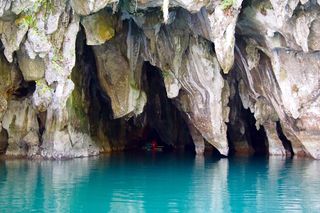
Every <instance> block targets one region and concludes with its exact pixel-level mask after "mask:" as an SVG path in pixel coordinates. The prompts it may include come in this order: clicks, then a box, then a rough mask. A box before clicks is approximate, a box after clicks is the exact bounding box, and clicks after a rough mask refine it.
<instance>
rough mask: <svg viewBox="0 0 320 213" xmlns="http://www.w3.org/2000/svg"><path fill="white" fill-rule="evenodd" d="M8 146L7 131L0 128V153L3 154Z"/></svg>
mask: <svg viewBox="0 0 320 213" xmlns="http://www.w3.org/2000/svg"><path fill="white" fill-rule="evenodd" d="M7 148H8V132H7V131H6V130H5V129H4V128H2V130H1V131H0V155H1V154H5V153H6V150H7Z"/></svg>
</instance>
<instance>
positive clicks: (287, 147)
mask: <svg viewBox="0 0 320 213" xmlns="http://www.w3.org/2000/svg"><path fill="white" fill-rule="evenodd" d="M276 128H277V133H278V137H279V139H280V140H281V142H282V145H283V147H284V149H285V150H286V153H287V155H288V156H293V154H294V153H293V149H292V144H291V142H290V141H289V140H288V138H287V137H286V136H285V135H284V133H283V130H282V127H281V123H280V121H277V123H276Z"/></svg>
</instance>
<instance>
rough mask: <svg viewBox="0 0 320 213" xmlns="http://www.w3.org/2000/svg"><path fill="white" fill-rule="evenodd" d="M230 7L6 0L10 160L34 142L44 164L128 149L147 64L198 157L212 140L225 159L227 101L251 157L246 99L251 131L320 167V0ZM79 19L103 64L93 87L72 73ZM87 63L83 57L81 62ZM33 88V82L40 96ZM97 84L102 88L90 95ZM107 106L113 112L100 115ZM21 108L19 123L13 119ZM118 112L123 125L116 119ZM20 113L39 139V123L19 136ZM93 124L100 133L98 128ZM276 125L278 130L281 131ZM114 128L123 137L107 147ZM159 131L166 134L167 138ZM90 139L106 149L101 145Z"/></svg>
mask: <svg viewBox="0 0 320 213" xmlns="http://www.w3.org/2000/svg"><path fill="white" fill-rule="evenodd" d="M231 2H232V4H228V5H227V3H226V2H221V1H193V0H187V1H177V0H172V1H169V0H164V1H158V0H157V1H156V0H152V1H140V0H138V1H123V2H118V1H114V0H90V1H84V0H79V1H76V0H71V1H65V0H55V1H50V2H48V1H34V0H32V1H31V0H26V1H22V0H15V1H12V0H5V1H1V2H0V17H1V19H0V34H1V48H4V50H3V52H4V55H5V57H6V58H7V60H8V61H9V62H10V63H12V64H11V65H9V64H8V62H7V61H5V59H4V57H3V56H2V55H1V56H0V76H1V79H0V121H2V116H3V115H4V114H5V116H4V122H3V125H2V126H3V127H4V128H5V130H6V131H7V132H8V141H9V147H8V151H7V153H8V154H14V155H29V156H32V155H35V154H38V153H39V151H38V147H39V136H41V137H42V138H41V139H42V141H43V144H42V150H41V154H42V155H43V156H46V157H53V158H61V157H78V156H88V155H93V154H97V153H98V152H99V151H100V150H101V147H102V149H105V150H109V149H115V147H118V148H120V149H122V148H123V147H125V146H126V145H125V143H126V142H125V137H126V134H127V133H126V131H127V130H128V129H130V128H131V127H132V126H130V125H127V123H126V122H127V121H126V120H125V119H124V118H123V117H125V118H126V119H128V118H130V117H132V116H133V115H135V116H136V115H138V114H141V113H142V112H143V108H144V106H145V104H146V102H147V97H146V95H145V93H144V91H143V89H142V88H143V84H142V82H141V81H142V76H143V73H142V67H143V63H144V62H146V61H147V62H150V64H152V65H154V66H156V67H158V68H159V69H160V70H161V73H162V76H163V79H164V85H165V88H166V92H167V97H168V98H170V99H173V102H174V103H175V104H176V106H177V107H178V109H179V110H180V111H181V112H182V113H183V117H184V118H185V119H186V120H187V122H188V123H189V124H190V125H189V126H190V127H189V128H190V132H191V134H192V136H193V138H194V141H195V143H196V145H197V146H196V151H197V152H199V153H201V152H202V151H203V141H204V139H205V140H207V141H208V142H209V143H211V144H212V145H214V146H215V147H216V148H217V149H218V150H219V151H220V152H221V153H222V154H224V155H227V154H228V142H227V137H226V131H227V126H226V123H227V122H228V121H229V116H228V115H229V106H228V99H229V96H230V93H231V98H232V100H231V102H230V104H234V106H231V108H232V110H231V111H232V113H231V115H230V121H231V123H230V125H229V126H230V128H231V129H232V128H233V127H232V125H239V130H235V129H233V130H231V132H232V134H233V135H234V136H237V137H239V138H237V139H238V140H237V142H235V143H234V144H233V145H234V149H238V150H241V149H246V150H247V151H248V152H250V146H251V145H252V144H250V143H252V141H250V140H248V136H247V133H248V125H247V124H246V122H248V121H246V119H242V118H238V116H239V117H242V116H244V115H245V114H244V113H243V112H244V111H243V109H242V108H240V109H239V107H241V106H240V100H241V102H242V104H243V107H244V108H245V109H247V110H248V111H249V110H250V111H251V112H252V113H253V116H254V118H255V120H256V128H257V129H259V128H260V127H261V126H263V127H264V128H263V129H265V131H266V137H267V138H268V145H269V153H270V154H277V155H278V154H281V155H284V154H286V153H287V152H288V150H287V148H286V149H285V148H284V146H283V144H282V141H280V135H279V134H280V133H283V134H284V135H285V136H286V137H287V139H289V141H290V144H291V146H292V150H293V152H294V154H296V155H303V154H307V155H311V156H312V157H314V158H320V148H319V147H320V142H319V135H320V126H319V124H318V123H319V120H320V100H319V89H320V88H319V85H320V83H319V79H320V76H319V69H320V67H319V60H320V59H319V53H318V51H319V50H320V45H319V42H318V41H319V36H320V31H319V29H318V28H319V23H320V22H319V17H320V13H319V1H307V0H300V1H299V0H285V1H280V0H271V1H267V0H264V1H258V0H253V1H246V2H244V3H243V2H242V0H236V1H231ZM241 5H243V6H244V7H245V8H241V7H242V6H241ZM111 10H112V13H111ZM238 16H239V17H238ZM80 20H81V23H82V25H83V26H84V29H85V33H86V39H87V40H86V41H87V44H89V45H92V46H93V47H92V48H93V49H94V56H95V62H96V64H95V63H94V62H90V66H95V65H96V66H97V79H94V80H92V79H91V80H88V79H89V78H88V76H90V75H94V74H93V73H91V74H88V73H90V72H89V71H88V70H90V69H89V68H88V67H87V68H83V67H85V66H84V65H81V67H77V68H76V69H74V71H73V72H77V73H78V75H79V76H82V78H81V77H75V76H74V75H73V76H71V74H72V70H73V68H74V66H75V62H76V53H75V49H76V39H77V35H78V32H79V23H80ZM235 31H236V32H237V38H238V40H237V41H235ZM83 41H84V40H82V42H83ZM235 43H236V44H237V45H235ZM234 47H235V51H234ZM1 50H2V49H1ZM14 52H17V54H14ZM234 52H235V53H236V55H234ZM81 54H82V53H81ZM81 54H78V57H80V58H81V59H79V60H85V59H84V56H83V55H85V54H82V55H81ZM234 59H235V63H234ZM79 63H81V62H79ZM17 64H18V65H19V67H20V70H21V72H22V75H23V77H24V80H25V81H28V83H27V82H24V81H23V80H22V78H21V73H20V71H19V70H18V67H17ZM87 66H89V65H87ZM232 67H233V68H234V69H233V71H234V72H237V74H236V75H234V76H235V77H234V76H232V77H231V78H237V79H236V82H233V81H232V80H230V79H228V81H226V80H225V79H224V78H230V75H229V76H228V77H226V76H224V75H222V74H221V71H223V72H224V73H228V72H229V70H230V69H231V68H232ZM84 70H85V71H84ZM91 70H95V68H92V69H91ZM92 72H95V71H92ZM84 73H86V74H84ZM70 76H71V79H70ZM84 76H86V77H84ZM32 81H36V82H35V90H34V88H33V87H34V86H32V85H33V83H32ZM92 81H93V82H94V83H95V84H97V83H98V82H99V85H97V86H96V88H95V87H93V86H92ZM88 82H91V83H89V85H87V83H88ZM100 86H101V88H102V90H101V89H100ZM229 86H231V89H230V88H229ZM33 90H34V92H33ZM87 90H90V91H91V93H90V92H88V91H87ZM101 91H103V92H101ZM31 92H33V94H32V101H31V94H30V93H31ZM93 93H95V94H93ZM238 93H239V94H238ZM106 96H108V97H106ZM149 96H150V95H149ZM157 97H158V96H155V99H157V100H161V101H164V100H166V99H164V98H163V97H162V98H159V97H158V98H157ZM108 98H109V99H110V101H111V109H112V112H111V111H110V110H111V109H110V110H109V109H108V110H107V111H108V112H103V110H105V109H103V106H102V105H103V104H106V103H108ZM89 100H90V101H97V102H99V104H96V105H97V107H93V104H92V103H86V101H87V102H90V101H89ZM154 102H157V101H154ZM18 103H19V104H20V105H19V104H18ZM153 106H159V104H153ZM95 109H96V110H97V111H98V112H93V111H94V110H95ZM14 110H15V111H17V112H20V114H21V115H20V114H19V115H18V116H16V117H17V119H18V118H19V119H18V120H17V121H14V119H13V117H14V116H13V115H14V113H15V111H14ZM26 110H27V111H28V112H25V111H26ZM111 114H113V118H118V119H119V120H115V121H111V118H110V117H112V116H111ZM147 114H148V113H147ZM168 114H170V113H168ZM168 114H166V116H165V117H168V116H167V115H168ZM44 115H45V116H44ZM149 115H150V113H149ZM23 116H24V117H27V118H28V119H29V120H27V121H23V122H30V123H33V122H35V123H37V119H36V117H37V116H39V117H43V118H42V119H39V122H40V126H41V127H40V128H41V129H43V130H44V132H42V131H40V130H38V129H39V127H38V126H35V127H36V129H35V130H31V127H29V126H28V125H29V124H28V125H27V126H26V127H23V126H22V123H23V122H22V120H21V118H22V117H23ZM90 116H93V117H92V118H90ZM99 116H101V118H100V117H99ZM94 119H96V123H97V124H94V125H92V124H93V123H94V122H92V121H93V120H94ZM237 119H238V120H237ZM18 121H19V122H18ZM104 122H110V123H108V124H104ZM113 122H114V123H113ZM177 122H178V121H177ZM179 122H180V121H179ZM0 123H1V122H0ZM141 123H142V124H144V122H141ZM9 124H12V125H11V126H10V125H9ZM276 124H277V125H279V124H281V130H279V128H278V127H277V126H276ZM35 125H36V124H35ZM37 125H38V124H37ZM157 125H158V123H157V122H154V126H157ZM159 125H164V122H162V123H161V122H160V121H159ZM92 126H94V127H92ZM168 126H170V125H168ZM0 127H1V125H0ZM116 127H118V128H119V129H118V130H117V131H116V132H117V133H115V134H114V135H112V136H110V138H109V137H108V134H109V133H110V131H111V130H114V129H116ZM129 127H130V128H129ZM12 128H13V129H12ZM108 128H109V129H108ZM132 128H133V127H132ZM133 129H134V128H133ZM157 129H159V130H161V131H162V129H165V128H160V127H157ZM281 131H282V132H281ZM40 132H41V134H40ZM42 133H43V134H42ZM1 134H4V133H1ZM161 134H163V137H164V138H170V137H171V135H170V134H167V131H163V132H162V133H161ZM109 135H110V134H109ZM95 137H96V138H101V139H103V140H104V141H105V144H104V145H101V146H99V145H97V144H96V143H95V140H94V139H93V138H95ZM117 137H118V138H117ZM116 138H117V139H118V144H119V146H116V145H115V143H116V141H117V140H116ZM171 138H172V137H171ZM168 140H169V139H168ZM198 142H199V143H198ZM238 142H239V143H238ZM103 143H104V142H103ZM170 143H171V142H170ZM231 144H232V142H231ZM261 145H262V144H261ZM237 146H238V147H237ZM2 147H4V146H2ZM3 149H4V148H2V150H3ZM0 150H1V148H0Z"/></svg>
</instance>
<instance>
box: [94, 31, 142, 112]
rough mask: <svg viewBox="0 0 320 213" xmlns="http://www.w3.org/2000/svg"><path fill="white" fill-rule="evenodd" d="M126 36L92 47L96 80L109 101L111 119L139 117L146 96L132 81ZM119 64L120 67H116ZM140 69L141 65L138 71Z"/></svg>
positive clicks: (132, 75) (133, 79)
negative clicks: (128, 116)
mask: <svg viewBox="0 0 320 213" xmlns="http://www.w3.org/2000/svg"><path fill="white" fill-rule="evenodd" d="M125 41H126V35H125V34H118V35H117V36H116V37H115V38H114V39H113V40H111V41H109V42H107V43H105V44H104V45H100V46H94V48H93V49H94V52H95V57H96V61H97V69H98V78H99V82H100V84H101V87H102V88H103V90H104V91H105V92H106V93H107V94H108V96H109V97H110V99H111V105H112V110H113V113H114V118H119V117H123V116H125V115H128V114H130V113H134V114H136V115H138V114H140V113H141V112H142V110H143V107H144V105H145V103H146V95H145V93H144V92H143V91H142V90H141V89H140V85H139V82H136V81H135V77H134V75H135V73H134V70H131V69H130V64H129V63H128V61H130V59H129V60H128V58H127V57H126V52H123V51H124V50H125V46H124V45H125ZM119 64H121V66H119ZM137 69H140V70H141V69H142V63H140V64H139V68H137Z"/></svg>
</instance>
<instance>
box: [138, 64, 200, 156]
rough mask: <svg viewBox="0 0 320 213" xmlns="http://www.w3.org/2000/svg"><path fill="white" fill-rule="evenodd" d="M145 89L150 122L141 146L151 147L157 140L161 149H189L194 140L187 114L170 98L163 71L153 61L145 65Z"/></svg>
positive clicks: (143, 68) (147, 119)
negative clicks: (186, 119)
mask: <svg viewBox="0 0 320 213" xmlns="http://www.w3.org/2000/svg"><path fill="white" fill-rule="evenodd" d="M142 88H143V90H144V91H145V92H146V95H147V103H146V106H145V108H144V113H143V115H142V116H145V120H146V124H145V127H144V130H143V135H144V137H143V140H141V143H140V144H141V147H142V148H147V149H149V148H150V147H151V148H152V146H154V144H155V143H156V145H157V147H160V148H159V150H162V149H163V150H176V149H182V150H185V149H187V150H189V147H192V146H193V142H192V139H191V136H190V134H189V130H188V126H187V124H186V122H185V120H184V118H183V114H182V113H181V112H180V111H179V110H178V109H177V108H176V106H175V104H174V100H172V99H169V98H168V97H167V92H166V89H165V85H164V79H163V76H162V71H161V70H159V69H158V68H157V67H155V66H152V65H151V64H150V63H149V62H145V63H144V65H143V67H142ZM193 150H194V149H193Z"/></svg>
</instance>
